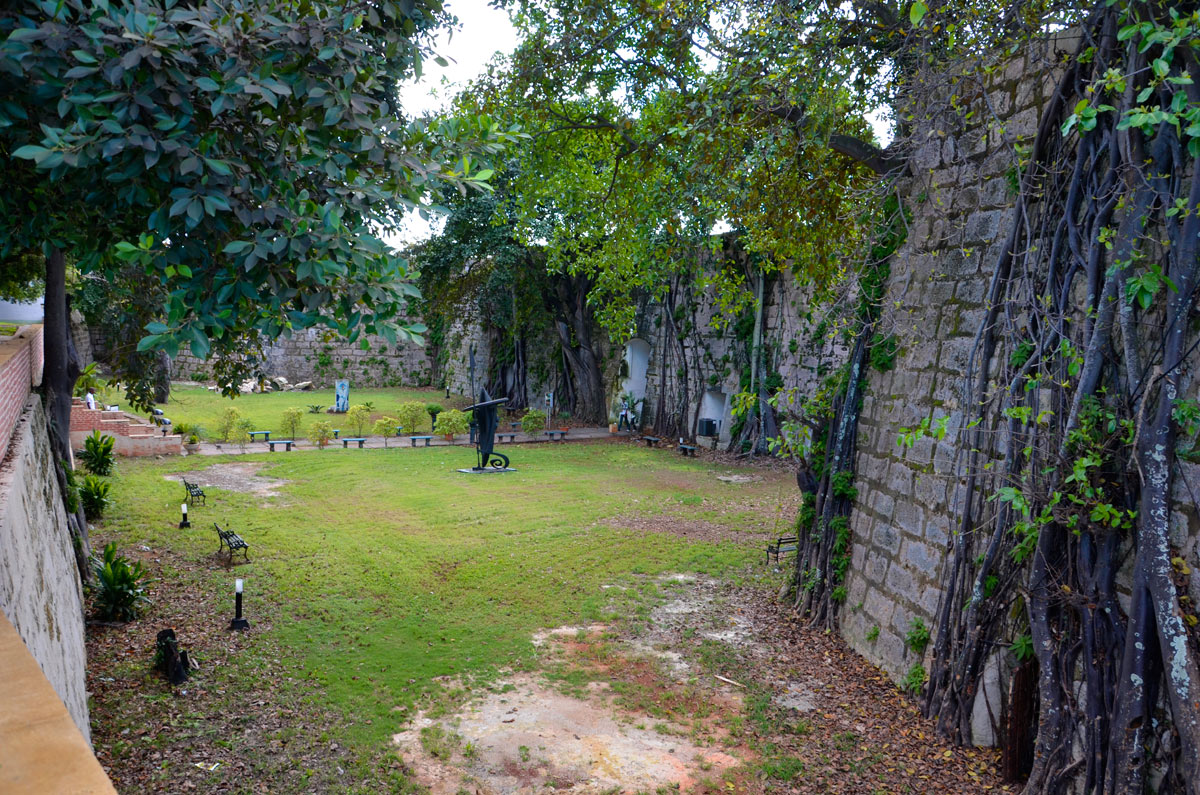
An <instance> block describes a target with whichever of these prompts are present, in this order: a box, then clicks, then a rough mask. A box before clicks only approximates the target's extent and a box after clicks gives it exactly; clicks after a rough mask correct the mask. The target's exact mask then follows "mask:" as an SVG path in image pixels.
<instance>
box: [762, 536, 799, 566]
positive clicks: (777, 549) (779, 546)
mask: <svg viewBox="0 0 1200 795" xmlns="http://www.w3.org/2000/svg"><path fill="white" fill-rule="evenodd" d="M799 548H800V538H799V537H798V536H780V537H779V538H777V539H775V540H774V541H772V542H770V543H769V544H767V563H770V562H771V556H772V555H774V556H775V562H776V563H778V562H779V556H780V555H786V554H787V553H788V552H795V551H796V550H798V549H799Z"/></svg>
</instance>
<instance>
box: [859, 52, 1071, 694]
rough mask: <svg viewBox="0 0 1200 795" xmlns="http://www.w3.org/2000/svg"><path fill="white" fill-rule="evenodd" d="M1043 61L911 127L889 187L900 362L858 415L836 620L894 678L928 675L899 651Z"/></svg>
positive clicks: (947, 492) (951, 457)
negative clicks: (898, 204) (905, 440)
mask: <svg viewBox="0 0 1200 795" xmlns="http://www.w3.org/2000/svg"><path fill="white" fill-rule="evenodd" d="M1051 61H1052V59H1048V58H1047V53H1046V52H1042V51H1040V50H1039V49H1038V48H1030V51H1029V52H1027V53H1026V54H1025V55H1024V56H1023V57H1022V58H1018V59H1017V60H1016V61H1015V62H1014V63H1012V64H1009V65H1008V67H1007V68H1004V69H997V70H994V72H993V73H992V75H991V76H989V77H988V78H987V80H989V81H990V82H988V83H987V84H986V85H984V86H983V87H980V86H979V85H978V84H975V85H974V90H973V91H972V92H970V93H971V95H973V96H975V103H974V104H973V105H972V108H974V109H975V110H976V114H975V119H976V120H977V121H973V122H972V123H970V124H967V125H964V124H963V123H962V121H961V119H958V118H956V117H945V118H938V117H930V118H926V119H925V120H924V121H922V122H921V124H920V125H919V126H918V128H917V130H916V131H915V133H914V134H915V137H916V139H917V141H918V146H917V149H916V153H917V155H918V156H916V157H914V158H913V159H912V160H911V161H910V174H909V175H908V176H907V177H906V179H905V180H904V181H903V182H902V184H901V185H900V190H901V195H902V196H903V197H904V198H903V203H904V206H905V207H907V208H908V209H909V210H910V211H911V213H912V218H911V220H910V221H909V224H908V226H909V229H910V234H909V236H908V238H907V240H906V242H905V244H904V245H903V246H902V247H901V248H900V249H899V250H898V251H897V252H896V254H895V255H894V257H893V260H892V279H891V283H890V285H889V291H888V295H887V298H886V300H885V302H884V304H885V312H884V316H883V319H882V320H881V323H880V325H881V328H882V329H883V330H884V333H894V334H895V335H896V338H897V341H898V343H899V353H898V356H897V358H896V367H895V369H894V370H893V371H892V372H889V373H879V372H877V371H874V370H872V371H870V372H869V374H868V387H867V390H868V395H870V399H868V400H867V401H865V402H864V406H863V411H862V414H861V417H860V430H861V432H862V433H861V434H860V437H861V438H863V439H865V440H867V442H868V443H867V444H862V445H860V446H859V449H858V459H857V482H856V485H857V486H858V490H859V495H860V496H859V503H858V504H857V505H855V508H854V512H853V514H852V516H851V532H852V539H853V540H852V543H853V558H852V559H853V560H855V561H860V560H861V561H863V562H864V565H863V566H853V567H852V568H851V570H850V571H849V573H848V577H847V592H848V598H847V601H846V603H845V605H844V606H843V608H842V613H841V630H842V634H843V635H844V637H845V638H846V640H847V641H848V642H849V644H850V645H851V646H852V647H853V648H854V649H856V650H857V651H858V652H860V653H861V654H863V655H864V656H865V657H866V658H867V659H869V660H870V661H871V662H873V663H875V664H877V665H879V666H880V667H881V668H883V669H884V670H885V671H887V672H888V673H889V674H890V675H891V676H892V677H893V678H894V679H895V680H896V681H900V680H902V679H903V678H904V676H905V675H906V673H907V672H908V671H909V670H910V669H911V668H912V667H913V666H914V665H916V664H922V665H924V664H925V661H924V660H923V659H922V658H921V656H920V655H918V654H916V653H914V652H912V651H911V650H909V649H907V648H906V647H905V644H904V636H905V634H906V633H907V632H908V631H909V629H910V628H911V627H912V625H913V622H914V621H916V620H918V619H919V620H921V621H923V622H924V624H925V626H926V627H928V628H930V630H931V631H933V628H934V627H935V626H936V620H935V619H936V614H937V609H938V603H939V600H940V598H941V596H942V585H941V574H942V567H943V562H944V560H945V556H946V554H947V551H948V544H949V543H950V539H951V538H952V536H953V529H954V522H955V521H956V518H957V514H956V511H955V510H954V506H955V503H956V500H958V499H961V495H959V494H958V489H959V487H960V485H961V484H960V482H959V479H958V477H957V475H956V464H957V460H956V458H957V456H960V455H962V454H963V453H964V451H965V449H966V447H967V441H968V440H967V436H966V434H965V432H964V430H963V426H964V423H965V421H966V420H965V419H964V413H963V408H964V407H963V406H962V396H963V394H964V392H965V390H966V387H967V384H966V383H965V381H964V378H965V377H966V372H967V369H968V363H969V361H970V358H971V356H972V354H973V350H974V344H975V334H976V331H977V330H978V327H979V323H980V321H981V320H982V318H983V317H984V313H985V311H986V298H985V293H986V291H987V286H988V283H989V281H990V279H991V275H992V270H993V267H994V263H995V261H996V254H997V251H998V247H999V246H1000V245H1001V244H1002V243H1003V238H1004V236H1005V234H1006V233H1007V230H1008V228H1009V224H1010V221H1011V218H1012V213H1013V207H1012V204H1013V198H1014V192H1013V185H1014V182H1015V173H1016V167H1017V163H1018V159H1017V158H1018V154H1017V149H1018V147H1019V146H1021V145H1025V144H1027V143H1028V142H1029V141H1030V140H1032V137H1033V136H1034V134H1035V132H1036V125H1037V121H1038V119H1039V118H1040V115H1041V109H1042V107H1043V106H1044V104H1045V102H1046V101H1047V100H1048V98H1049V96H1050V94H1051V93H1052V91H1053V82H1054V81H1053V80H1051V79H1049V78H1048V77H1047V74H1048V73H1047V70H1048V68H1050V67H1049V66H1048V64H1049V63H1050V62H1051ZM988 109H991V110H990V111H989V110H988ZM991 112H994V113H995V114H996V115H991ZM918 115H919V116H920V115H921V114H918ZM921 142H924V143H923V144H922V143H921ZM942 417H949V425H948V434H947V436H946V438H945V439H944V440H943V441H941V442H938V441H936V440H934V439H931V438H926V439H924V440H922V441H921V442H919V443H917V444H915V445H913V446H912V447H911V448H907V449H905V448H901V447H899V446H898V445H897V439H898V438H899V435H900V429H901V428H902V427H912V426H915V425H917V424H918V423H919V422H920V421H921V420H922V419H926V418H928V419H930V420H935V419H938V418H942ZM993 706H994V707H996V708H997V709H996V714H999V709H998V705H993Z"/></svg>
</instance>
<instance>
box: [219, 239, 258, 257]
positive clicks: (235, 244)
mask: <svg viewBox="0 0 1200 795" xmlns="http://www.w3.org/2000/svg"><path fill="white" fill-rule="evenodd" d="M253 247H254V244H253V243H251V242H250V241H249V240H234V241H232V242H230V243H226V244H225V248H223V249H221V253H223V254H241V253H242V252H243V251H245V250H246V249H248V248H253Z"/></svg>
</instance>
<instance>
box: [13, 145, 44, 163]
mask: <svg viewBox="0 0 1200 795" xmlns="http://www.w3.org/2000/svg"><path fill="white" fill-rule="evenodd" d="M48 154H50V150H49V149H47V148H46V147H44V146H34V145H33V144H27V145H25V146H22V147H20V148H19V149H17V150H16V151H15V152H13V153H12V156H13V157H19V158H21V159H22V160H34V161H37V162H41V160H42V159H43V158H44V157H45V156H46V155H48Z"/></svg>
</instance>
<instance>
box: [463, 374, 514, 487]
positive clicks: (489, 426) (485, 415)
mask: <svg viewBox="0 0 1200 795" xmlns="http://www.w3.org/2000/svg"><path fill="white" fill-rule="evenodd" d="M507 402H508V398H497V399H496V400H492V396H491V395H489V394H488V391H487V389H481V390H479V402H478V403H476V404H475V405H474V406H468V407H467V408H468V409H470V410H471V411H472V412H473V413H474V417H475V422H476V423H477V424H478V426H479V433H478V434H477V435H476V436H475V452H476V453H477V454H478V456H479V460H478V462H477V463H476V464H475V466H474V467H473V468H474V470H475V471H476V472H482V471H483V470H485V469H487V468H488V467H489V466H490V467H494V468H496V469H507V468H508V456H506V455H504V454H503V453H495V452H492V445H494V444H495V443H496V427H497V426H498V425H499V420H498V419H497V418H496V412H497V411H498V410H499V408H500V407H501V406H503V405H504V404H505V403H507Z"/></svg>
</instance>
